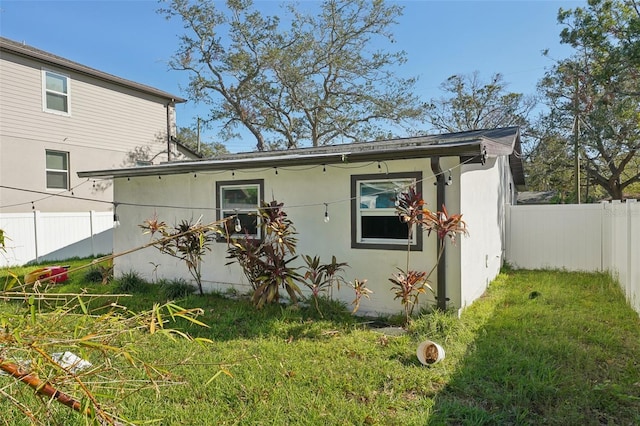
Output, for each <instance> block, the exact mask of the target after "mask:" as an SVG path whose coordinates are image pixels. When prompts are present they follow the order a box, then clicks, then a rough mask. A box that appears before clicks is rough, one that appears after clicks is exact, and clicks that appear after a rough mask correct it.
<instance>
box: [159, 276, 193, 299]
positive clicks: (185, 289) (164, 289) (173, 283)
mask: <svg viewBox="0 0 640 426" xmlns="http://www.w3.org/2000/svg"><path fill="white" fill-rule="evenodd" d="M158 284H159V285H160V292H161V293H162V295H163V296H164V297H165V298H166V299H167V300H175V299H183V298H185V297H187V296H189V295H191V294H193V293H194V292H195V291H196V288H195V287H194V286H192V285H191V284H189V283H188V282H187V280H185V279H184V278H176V279H173V280H166V279H163V280H160V281H158Z"/></svg>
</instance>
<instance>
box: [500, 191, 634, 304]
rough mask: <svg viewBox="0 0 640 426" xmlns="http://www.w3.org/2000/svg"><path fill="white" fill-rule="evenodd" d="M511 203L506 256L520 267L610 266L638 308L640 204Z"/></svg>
mask: <svg viewBox="0 0 640 426" xmlns="http://www.w3.org/2000/svg"><path fill="white" fill-rule="evenodd" d="M635 201H636V200H627V202H625V203H621V202H619V201H614V202H611V203H601V204H579V205H578V204H563V205H531V206H509V208H508V209H507V247H506V259H507V262H509V263H510V264H511V265H513V266H514V267H516V268H528V269H541V268H563V269H567V270H569V271H609V272H610V273H611V274H612V275H613V276H614V277H616V278H617V279H618V280H619V281H620V285H621V286H622V289H623V290H624V292H625V294H626V296H627V300H628V301H629V303H630V304H631V306H632V307H633V308H634V309H635V310H636V311H637V312H638V313H640V203H637V202H635Z"/></svg>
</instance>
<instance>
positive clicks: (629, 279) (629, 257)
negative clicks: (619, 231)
mask: <svg viewBox="0 0 640 426" xmlns="http://www.w3.org/2000/svg"><path fill="white" fill-rule="evenodd" d="M635 202H636V200H635V199H627V200H626V203H625V204H626V206H625V207H626V208H625V211H626V212H627V274H626V276H627V282H626V283H625V286H626V295H627V300H628V301H629V303H630V304H631V306H633V303H632V302H633V293H634V292H633V286H632V282H633V275H631V272H632V268H631V266H632V263H631V262H632V259H633V258H634V257H633V255H632V252H631V251H632V249H633V247H632V240H631V236H632V235H633V233H632V229H631V226H632V225H631V222H632V221H631V208H632V207H633V203H635Z"/></svg>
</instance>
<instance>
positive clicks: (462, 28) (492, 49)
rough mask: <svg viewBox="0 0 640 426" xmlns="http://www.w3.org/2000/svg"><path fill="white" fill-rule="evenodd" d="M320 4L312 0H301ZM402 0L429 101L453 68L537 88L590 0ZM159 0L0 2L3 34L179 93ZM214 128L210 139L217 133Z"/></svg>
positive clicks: (171, 28) (187, 115)
mask: <svg viewBox="0 0 640 426" xmlns="http://www.w3.org/2000/svg"><path fill="white" fill-rule="evenodd" d="M280 3H281V2H280V1H268V0H257V1H256V4H257V5H258V7H259V8H261V9H264V10H265V11H272V12H275V11H277V10H279V9H278V5H279V4H280ZM303 3H305V5H308V4H310V5H311V6H313V3H314V0H307V1H304V2H303ZM398 3H399V4H401V5H403V6H404V7H405V10H404V15H403V16H402V17H401V18H400V20H399V25H397V26H396V27H394V28H393V29H392V31H393V33H394V35H395V38H396V40H397V44H396V45H395V46H397V48H398V49H402V50H405V51H406V52H407V58H408V62H407V63H406V64H405V65H404V66H403V67H402V68H400V69H398V73H399V74H401V75H402V76H405V77H406V76H418V77H419V81H418V85H417V87H416V90H417V94H418V95H419V96H420V97H421V98H422V99H424V100H425V101H426V100H428V99H430V98H435V97H439V96H440V95H441V92H440V91H439V90H438V87H439V85H440V83H441V82H442V81H444V80H445V79H446V78H447V77H449V76H451V75H453V74H470V73H472V72H474V71H476V70H477V71H479V72H480V75H481V77H483V78H485V79H488V77H489V76H490V75H491V74H492V73H494V72H500V73H502V74H503V75H504V78H505V81H506V82H508V83H509V87H508V89H509V90H511V91H514V92H520V93H525V94H533V93H534V92H535V86H536V83H537V82H538V80H539V79H540V78H541V77H542V76H543V74H544V71H545V69H546V68H548V67H550V66H551V65H552V61H551V60H550V59H549V58H547V57H544V56H543V55H542V53H541V52H542V50H544V49H549V54H550V56H551V57H553V58H556V59H561V58H565V57H567V56H569V55H570V54H571V49H570V48H569V47H568V46H564V45H561V44H560V43H559V33H560V31H561V29H562V27H561V26H560V25H559V24H558V23H557V20H556V15H557V12H558V9H559V8H560V7H562V8H565V9H569V8H575V7H581V6H584V5H585V2H584V1H578V0H564V1H556V0H529V1H525V0H522V1H521V0H504V1H485V0H476V1H456V0H451V1H432V0H422V1H420V0H413V1H409V0H406V1H399V2H398ZM158 6H159V5H158V3H157V2H156V1H152V0H138V1H135V0H131V1H111V0H96V1H91V0H85V1H61V0H49V1H30V0H2V2H0V34H1V35H2V36H3V37H7V38H10V39H12V40H16V41H20V42H22V41H24V42H25V43H27V44H29V45H31V46H34V47H37V48H39V49H42V50H46V51H48V52H51V53H53V54H56V55H59V56H62V57H65V58H67V59H70V60H73V61H76V62H79V63H81V64H84V65H87V66H90V67H93V68H97V69H99V70H102V71H105V72H108V73H111V74H114V75H117V76H119V77H123V78H126V79H130V80H133V81H136V82H139V83H143V84H147V85H150V86H153V87H157V88H158V89H162V90H165V91H167V92H169V93H173V94H176V95H178V96H182V97H186V93H185V91H184V90H183V88H184V87H186V85H187V82H188V76H187V75H186V74H185V73H183V72H178V71H170V70H169V68H168V66H167V62H168V60H169V59H170V57H171V55H172V54H173V53H174V52H175V51H176V48H177V45H178V36H179V35H180V34H181V33H182V31H183V29H182V25H181V23H180V22H178V21H176V20H173V21H167V20H166V19H165V18H164V17H163V16H162V15H159V14H157V13H156V10H157V9H158ZM198 115H200V116H205V115H206V107H203V106H198V105H195V104H193V103H192V102H188V103H187V104H183V105H179V106H178V107H177V119H178V125H179V126H191V125H192V124H193V123H195V117H197V116H198ZM215 133H216V131H215V129H212V130H210V131H207V132H206V133H204V136H203V140H205V141H212V140H215ZM226 145H227V148H228V149H229V150H230V151H231V152H239V151H248V150H251V149H252V148H253V146H254V141H253V140H251V139H247V140H245V141H242V140H236V141H231V142H230V143H226Z"/></svg>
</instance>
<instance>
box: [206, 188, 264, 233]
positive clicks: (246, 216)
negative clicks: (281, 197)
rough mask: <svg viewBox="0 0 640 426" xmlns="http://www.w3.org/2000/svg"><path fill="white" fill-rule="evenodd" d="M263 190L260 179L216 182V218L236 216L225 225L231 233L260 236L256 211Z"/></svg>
mask: <svg viewBox="0 0 640 426" xmlns="http://www.w3.org/2000/svg"><path fill="white" fill-rule="evenodd" d="M263 192H264V181H262V180H245V181H231V182H217V183H216V194H217V200H218V209H217V219H218V220H221V219H225V218H228V217H232V216H236V219H234V220H233V221H232V222H229V224H228V226H227V229H228V230H229V232H230V233H231V234H232V235H235V236H244V235H249V236H252V237H254V238H261V235H260V228H259V227H258V216H257V213H258V207H259V206H260V201H261V200H262V194H263Z"/></svg>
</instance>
